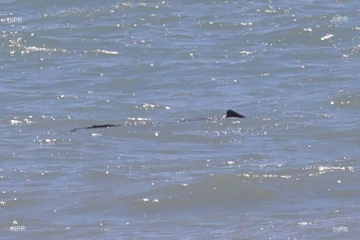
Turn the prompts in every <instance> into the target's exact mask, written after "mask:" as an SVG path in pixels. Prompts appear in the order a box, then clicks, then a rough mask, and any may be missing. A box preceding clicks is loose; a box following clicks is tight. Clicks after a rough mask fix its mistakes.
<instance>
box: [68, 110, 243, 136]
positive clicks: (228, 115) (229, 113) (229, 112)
mask: <svg viewBox="0 0 360 240" xmlns="http://www.w3.org/2000/svg"><path fill="white" fill-rule="evenodd" d="M224 118H245V116H244V115H241V114H240V113H237V112H235V111H233V110H231V109H230V110H227V111H226V115H225V116H224ZM203 119H207V118H200V119H198V120H203ZM120 126H121V125H120V124H104V125H92V126H90V127H79V128H73V129H71V130H70V131H69V132H75V131H76V130H79V129H93V128H110V127H120Z"/></svg>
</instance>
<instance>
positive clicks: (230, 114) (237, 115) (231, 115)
mask: <svg viewBox="0 0 360 240" xmlns="http://www.w3.org/2000/svg"><path fill="white" fill-rule="evenodd" d="M224 117H225V118H245V116H244V115H241V114H240V113H237V112H235V111H233V110H231V109H229V110H227V111H226V115H225V116H224Z"/></svg>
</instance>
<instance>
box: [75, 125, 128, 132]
mask: <svg viewBox="0 0 360 240" xmlns="http://www.w3.org/2000/svg"><path fill="white" fill-rule="evenodd" d="M120 126H121V125H120V124H104V125H92V126H90V127H79V128H73V129H71V130H70V131H69V132H75V131H76V130H79V129H93V128H110V127H120Z"/></svg>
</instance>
